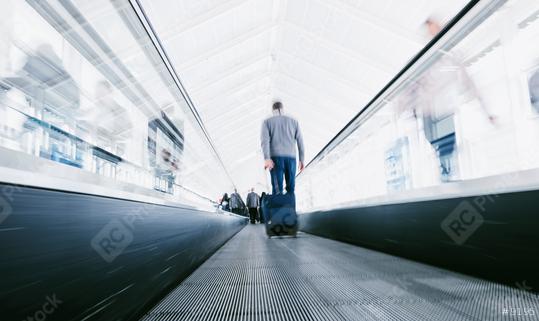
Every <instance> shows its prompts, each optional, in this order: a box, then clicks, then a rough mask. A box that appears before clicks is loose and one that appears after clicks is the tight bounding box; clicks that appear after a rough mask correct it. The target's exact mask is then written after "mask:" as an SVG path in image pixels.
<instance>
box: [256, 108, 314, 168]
mask: <svg viewBox="0 0 539 321" xmlns="http://www.w3.org/2000/svg"><path fill="white" fill-rule="evenodd" d="M261 141H262V152H263V153H264V159H270V158H271V157H273V156H287V157H296V143H297V146H298V153H299V160H300V162H303V161H304V157H305V150H304V147H303V137H302V136H301V131H300V129H299V124H298V121H297V120H295V119H294V118H292V117H288V116H285V115H276V116H273V117H270V118H268V119H266V120H264V122H263V123H262V134H261Z"/></svg>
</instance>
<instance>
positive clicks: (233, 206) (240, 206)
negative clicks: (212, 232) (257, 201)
mask: <svg viewBox="0 0 539 321" xmlns="http://www.w3.org/2000/svg"><path fill="white" fill-rule="evenodd" d="M244 209H245V203H244V202H243V199H242V198H241V196H240V194H239V193H238V190H237V189H234V193H232V194H231V195H230V210H231V211H232V213H235V214H238V215H244V216H245V210H244Z"/></svg>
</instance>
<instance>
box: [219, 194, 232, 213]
mask: <svg viewBox="0 0 539 321" xmlns="http://www.w3.org/2000/svg"><path fill="white" fill-rule="evenodd" d="M229 203H230V197H228V193H225V194H224V195H223V197H222V198H221V204H220V205H221V209H222V210H223V211H230V205H229Z"/></svg>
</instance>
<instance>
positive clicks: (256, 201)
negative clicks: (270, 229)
mask: <svg viewBox="0 0 539 321" xmlns="http://www.w3.org/2000/svg"><path fill="white" fill-rule="evenodd" d="M258 205H260V197H259V196H258V194H257V193H255V189H254V188H251V192H250V193H249V194H247V207H248V208H249V219H250V220H251V224H255V220H256V219H257V216H258Z"/></svg>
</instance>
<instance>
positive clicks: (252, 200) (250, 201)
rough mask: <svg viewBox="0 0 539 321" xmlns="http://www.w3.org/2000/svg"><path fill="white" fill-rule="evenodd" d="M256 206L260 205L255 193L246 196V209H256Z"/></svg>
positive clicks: (258, 197)
mask: <svg viewBox="0 0 539 321" xmlns="http://www.w3.org/2000/svg"><path fill="white" fill-rule="evenodd" d="M258 205H260V196H258V194H257V193H255V192H251V193H249V194H247V207H249V208H256V207H258Z"/></svg>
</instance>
